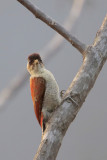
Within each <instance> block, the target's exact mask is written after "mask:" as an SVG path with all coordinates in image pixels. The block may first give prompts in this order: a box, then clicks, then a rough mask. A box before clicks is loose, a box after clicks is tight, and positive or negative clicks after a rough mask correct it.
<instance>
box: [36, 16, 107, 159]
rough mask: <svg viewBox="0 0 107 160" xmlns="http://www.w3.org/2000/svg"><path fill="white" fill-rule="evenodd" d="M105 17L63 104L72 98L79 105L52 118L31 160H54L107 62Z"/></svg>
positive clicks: (59, 112) (63, 109)
mask: <svg viewBox="0 0 107 160" xmlns="http://www.w3.org/2000/svg"><path fill="white" fill-rule="evenodd" d="M106 44H107V16H106V17H105V19H104V22H103V24H102V26H101V28H100V30H99V31H98V33H97V36H96V38H95V40H94V43H93V45H92V46H89V47H88V48H87V51H86V52H85V57H84V61H83V64H82V66H81V68H80V70H79V72H78V73H77V75H76V77H75V78H74V80H73V82H72V83H71V85H70V87H69V88H68V90H67V92H66V95H65V97H64V100H63V102H66V99H67V97H68V98H69V100H70V99H71V98H73V99H74V100H75V101H76V103H77V104H78V105H76V104H75V103H74V102H72V100H71V103H70V105H68V104H67V105H64V104H65V103H64V104H63V105H61V106H60V107H58V109H57V110H56V111H55V113H54V114H53V116H52V118H51V119H50V121H49V125H48V127H47V129H46V131H45V133H44V135H43V136H42V141H41V144H40V146H39V149H38V151H37V154H36V155H35V157H34V160H49V159H51V160H55V159H56V156H57V153H58V150H59V148H60V146H61V142H62V139H63V137H64V135H65V133H66V131H67V129H68V127H69V125H70V123H71V122H72V121H73V120H74V119H75V117H76V115H77V113H78V111H79V109H80V108H81V106H82V104H83V103H84V101H85V99H86V97H87V95H88V93H89V91H90V90H91V88H92V87H93V85H94V83H95V81H96V78H97V76H98V74H99V73H100V71H101V69H102V67H103V65H104V63H105V62H106V60H107V45H106Z"/></svg>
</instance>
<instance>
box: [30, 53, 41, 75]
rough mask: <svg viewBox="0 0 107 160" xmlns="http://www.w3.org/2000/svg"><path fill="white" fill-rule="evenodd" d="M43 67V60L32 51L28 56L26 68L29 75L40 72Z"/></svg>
mask: <svg viewBox="0 0 107 160" xmlns="http://www.w3.org/2000/svg"><path fill="white" fill-rule="evenodd" d="M43 68H44V65H43V62H42V59H41V57H40V55H39V54H38V53H33V54H31V55H29V56H28V63H27V70H28V72H29V73H30V74H31V75H34V74H35V73H38V72H41V71H42V69H43Z"/></svg>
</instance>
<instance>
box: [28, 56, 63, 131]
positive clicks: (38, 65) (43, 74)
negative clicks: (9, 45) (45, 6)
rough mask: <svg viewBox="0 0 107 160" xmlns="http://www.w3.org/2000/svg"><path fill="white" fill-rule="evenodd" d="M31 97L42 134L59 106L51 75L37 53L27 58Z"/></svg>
mask: <svg viewBox="0 0 107 160" xmlns="http://www.w3.org/2000/svg"><path fill="white" fill-rule="evenodd" d="M27 70H28V72H29V73H30V75H31V76H30V88H31V96H32V100H33V105H34V111H35V115H36V118H37V120H38V122H39V124H40V126H41V128H42V131H43V132H44V131H45V129H46V124H47V122H48V120H49V119H50V118H51V115H52V112H53V111H54V110H55V109H56V107H57V106H58V105H59V104H60V102H61V98H60V92H59V87H58V84H57V82H56V80H55V78H54V76H53V74H52V73H51V72H50V71H49V70H47V69H46V68H45V66H44V64H43V62H42V59H41V57H40V55H39V54H38V53H33V54H31V55H29V56H28V63H27Z"/></svg>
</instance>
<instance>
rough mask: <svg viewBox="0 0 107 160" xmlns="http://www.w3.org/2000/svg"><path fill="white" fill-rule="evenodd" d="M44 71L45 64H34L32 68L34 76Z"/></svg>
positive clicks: (31, 72)
mask: <svg viewBox="0 0 107 160" xmlns="http://www.w3.org/2000/svg"><path fill="white" fill-rule="evenodd" d="M42 72H44V65H40V64H39V65H34V66H33V67H32V68H31V69H30V74H31V75H32V76H35V75H38V74H40V73H42Z"/></svg>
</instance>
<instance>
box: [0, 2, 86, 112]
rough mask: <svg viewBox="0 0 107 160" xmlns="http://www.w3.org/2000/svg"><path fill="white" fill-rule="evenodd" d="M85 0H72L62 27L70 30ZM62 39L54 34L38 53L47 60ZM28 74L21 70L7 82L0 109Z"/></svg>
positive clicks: (0, 99) (59, 47)
mask: <svg viewBox="0 0 107 160" xmlns="http://www.w3.org/2000/svg"><path fill="white" fill-rule="evenodd" d="M84 1H85V0H79V2H78V0H74V2H73V4H72V7H71V10H70V12H69V15H68V16H67V18H66V20H65V22H64V27H65V28H66V29H67V30H69V31H70V30H71V28H72V27H73V26H74V24H75V22H76V20H77V19H78V17H79V16H80V13H81V10H82V7H83V4H84ZM63 41H64V38H63V37H62V36H60V35H59V34H55V35H54V36H53V38H52V39H51V40H50V41H49V42H48V43H47V45H45V47H43V49H42V50H40V52H39V53H40V54H41V55H43V56H42V59H43V61H45V63H46V62H47V61H49V59H50V58H52V55H53V53H54V55H55V54H56V53H57V50H59V49H61V48H62V47H63V45H62V44H63ZM28 78H29V74H28V72H27V71H25V70H24V71H23V72H22V73H20V74H19V75H16V76H15V77H14V78H13V79H12V80H11V82H10V83H9V84H8V86H7V87H6V88H4V89H3V90H2V91H1V92H0V109H2V108H3V107H4V106H5V104H6V103H7V101H8V100H10V99H11V98H12V97H14V95H16V93H17V91H19V89H20V88H21V87H22V86H24V84H26V83H25V82H26V81H27V80H28Z"/></svg>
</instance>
